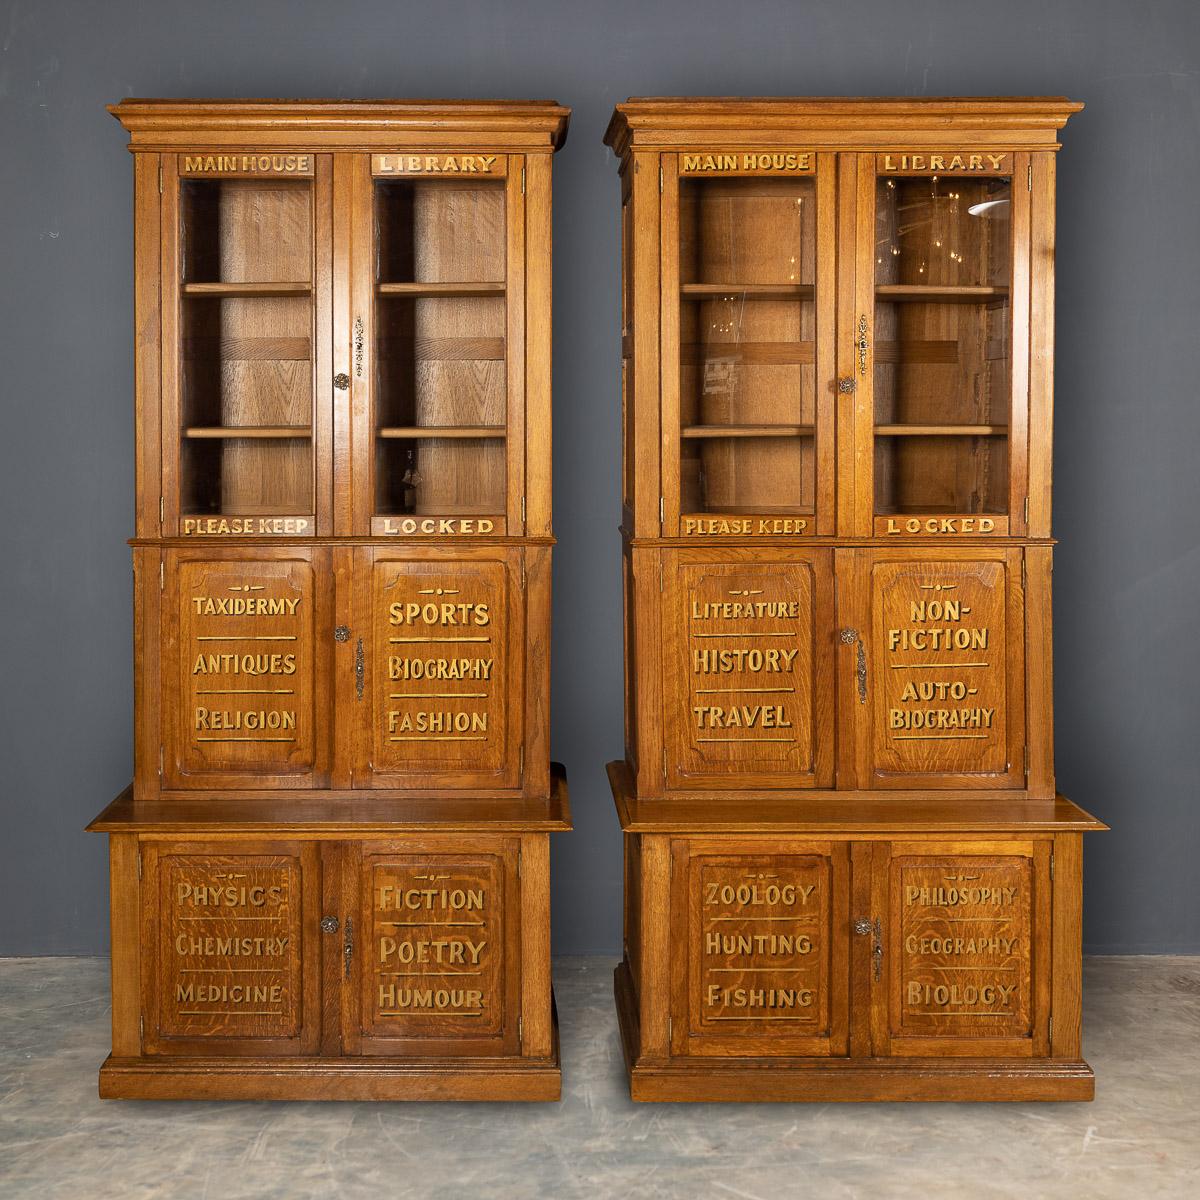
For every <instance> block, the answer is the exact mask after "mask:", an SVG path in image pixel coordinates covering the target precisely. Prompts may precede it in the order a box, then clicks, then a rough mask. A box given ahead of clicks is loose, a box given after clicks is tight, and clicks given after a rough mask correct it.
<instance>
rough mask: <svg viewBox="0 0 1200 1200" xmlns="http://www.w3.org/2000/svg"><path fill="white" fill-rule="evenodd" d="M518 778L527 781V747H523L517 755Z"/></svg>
mask: <svg viewBox="0 0 1200 1200" xmlns="http://www.w3.org/2000/svg"><path fill="white" fill-rule="evenodd" d="M517 778H518V779H520V780H522V781H524V779H525V747H524V745H522V746H521V749H520V751H519V752H518V753H517Z"/></svg>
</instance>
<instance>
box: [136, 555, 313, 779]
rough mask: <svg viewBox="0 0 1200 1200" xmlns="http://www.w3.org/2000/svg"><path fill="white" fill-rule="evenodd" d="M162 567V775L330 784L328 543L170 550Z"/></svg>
mask: <svg viewBox="0 0 1200 1200" xmlns="http://www.w3.org/2000/svg"><path fill="white" fill-rule="evenodd" d="M160 578H161V597H162V607H161V612H162V634H163V636H162V662H161V669H160V677H161V681H162V683H161V697H162V744H163V752H162V786H163V787H164V788H165V789H168V790H169V789H172V788H186V789H196V788H223V789H228V788H250V789H259V788H263V789H275V788H294V789H301V788H319V787H327V786H328V781H329V772H330V759H331V754H332V743H333V704H332V700H331V696H330V674H331V665H332V658H333V653H332V652H333V646H334V611H333V610H334V597H333V590H334V589H333V575H332V571H331V569H330V562H329V553H328V551H327V550H325V549H323V548H314V547H309V546H300V545H297V546H295V547H279V546H272V547H257V548H245V547H243V548H240V549H236V550H235V549H230V548H220V549H218V548H216V547H214V548H213V549H212V551H211V552H209V551H205V550H200V549H191V548H188V549H185V550H166V551H164V552H163V564H162V574H161V577H160Z"/></svg>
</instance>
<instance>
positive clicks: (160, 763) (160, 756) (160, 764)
mask: <svg viewBox="0 0 1200 1200" xmlns="http://www.w3.org/2000/svg"><path fill="white" fill-rule="evenodd" d="M164 757H165V752H164V750H163V747H162V746H159V748H158V777H159V779H161V778H162V776H163V758H164Z"/></svg>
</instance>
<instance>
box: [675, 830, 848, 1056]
mask: <svg viewBox="0 0 1200 1200" xmlns="http://www.w3.org/2000/svg"><path fill="white" fill-rule="evenodd" d="M671 852H672V863H671V878H672V881H673V883H672V901H671V907H672V913H671V941H672V944H673V947H674V948H675V949H674V952H673V953H672V956H671V960H672V972H673V977H672V980H671V991H672V1006H671V1007H672V1017H671V1054H672V1055H706V1054H711V1055H718V1056H723V1057H728V1056H743V1057H767V1056H797V1055H800V1056H832V1055H844V1054H846V1053H847V1050H848V1010H849V975H848V940H849V939H848V928H849V853H848V847H847V845H846V844H845V843H831V842H819V841H814V842H809V841H804V842H800V841H790V840H787V839H783V840H780V839H777V838H771V839H770V840H760V839H745V838H712V839H694V838H689V839H679V840H677V841H675V842H673V843H672V851H671Z"/></svg>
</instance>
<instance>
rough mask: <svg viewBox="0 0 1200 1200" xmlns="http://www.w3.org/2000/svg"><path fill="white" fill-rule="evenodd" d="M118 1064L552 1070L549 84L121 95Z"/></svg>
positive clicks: (478, 1083) (505, 1086) (485, 1091)
mask: <svg viewBox="0 0 1200 1200" xmlns="http://www.w3.org/2000/svg"><path fill="white" fill-rule="evenodd" d="M110 111H111V112H112V113H113V115H114V116H115V117H116V118H117V119H118V120H119V121H120V122H121V124H122V125H123V126H124V127H125V129H126V130H127V131H128V134H129V139H130V140H129V148H130V150H131V151H132V152H133V162H134V200H135V271H136V283H135V306H136V355H135V370H136V430H137V451H136V454H137V514H136V529H135V535H136V536H135V537H134V538H133V541H132V546H133V569H134V597H135V598H134V606H135V612H134V620H135V710H136V711H135V773H134V778H133V782H132V785H131V786H130V787H129V788H128V789H126V791H125V792H124V793H122V795H121V796H119V797H118V798H117V799H116V800H115V801H114V802H113V803H112V804H111V805H110V806H109V807H108V808H107V809H106V810H105V811H104V813H103V814H101V816H99V817H98V818H97V819H96V820H95V821H94V822H93V823H92V825H91V826H90V828H91V829H94V830H99V831H102V832H104V833H106V834H108V836H109V847H110V860H111V905H112V971H113V1033H112V1038H113V1043H112V1054H111V1056H110V1057H109V1058H108V1060H107V1061H106V1062H105V1064H104V1066H103V1068H102V1069H101V1072H100V1091H101V1095H103V1096H107V1097H123V1098H151V1099H165V1098H265V1099H290V1098H300V1099H402V1098H415V1099H525V1100H539V1099H540V1100H549V1099H556V1098H557V1097H558V1095H559V1091H560V1074H559V1053H558V1041H557V1024H556V1019H555V1016H554V1009H553V999H552V995H551V987H550V930H549V919H550V914H549V834H550V833H551V832H554V831H556V830H566V829H569V828H570V817H569V808H568V801H567V786H566V779H565V777H564V774H563V772H562V770H561V768H558V767H556V766H552V765H551V764H550V762H549V737H548V725H549V697H548V690H549V670H548V652H549V622H550V556H551V548H552V546H553V543H554V539H553V537H552V535H551V519H550V332H549V331H550V233H551V230H550V199H551V179H550V177H551V158H552V155H553V153H554V151H555V150H556V149H557V148H558V147H559V146H560V145H561V144H562V142H563V139H564V137H565V135H566V129H567V121H568V117H569V110H567V109H565V108H562V107H559V106H558V105H557V104H554V103H549V102H545V103H543V102H517V103H507V102H506V103H500V102H495V103H492V102H478V103H477V102H470V101H448V102H432V101H394V102H393V101H387V102H383V101H380V102H366V101H363V102H330V101H311V102H308V101H295V102H284V101H236V102H228V103H223V102H198V101H163V100H127V101H125V102H123V103H121V104H119V105H116V106H115V107H113V108H112V109H111V110H110Z"/></svg>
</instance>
